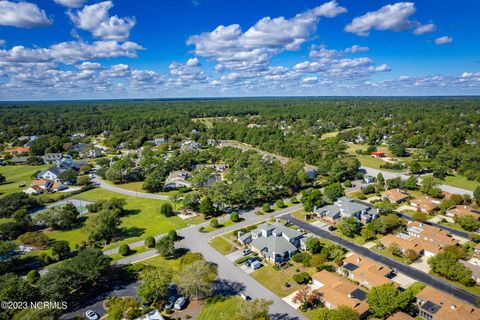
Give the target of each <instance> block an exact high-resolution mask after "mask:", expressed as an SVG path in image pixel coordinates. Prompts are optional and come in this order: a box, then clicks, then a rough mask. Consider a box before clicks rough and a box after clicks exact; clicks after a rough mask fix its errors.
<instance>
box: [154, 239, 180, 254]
mask: <svg viewBox="0 0 480 320" xmlns="http://www.w3.org/2000/svg"><path fill="white" fill-rule="evenodd" d="M155 248H156V249H157V252H158V253H159V254H160V255H161V256H162V257H166V258H168V257H171V256H173V255H174V254H175V243H174V242H173V240H172V239H170V238H169V237H168V236H165V237H162V238H160V239H158V241H157V244H156V245H155Z"/></svg>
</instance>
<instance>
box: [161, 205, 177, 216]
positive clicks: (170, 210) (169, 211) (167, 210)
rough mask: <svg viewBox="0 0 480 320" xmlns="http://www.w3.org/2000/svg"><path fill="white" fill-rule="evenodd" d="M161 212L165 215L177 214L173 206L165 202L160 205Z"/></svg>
mask: <svg viewBox="0 0 480 320" xmlns="http://www.w3.org/2000/svg"><path fill="white" fill-rule="evenodd" d="M160 213H161V214H163V215H164V216H165V217H172V216H174V215H175V212H174V211H173V207H172V205H171V204H170V203H163V204H162V205H161V206H160Z"/></svg>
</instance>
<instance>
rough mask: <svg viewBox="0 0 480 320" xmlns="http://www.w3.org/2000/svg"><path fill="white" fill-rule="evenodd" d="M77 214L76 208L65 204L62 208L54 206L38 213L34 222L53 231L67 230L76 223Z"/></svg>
mask: <svg viewBox="0 0 480 320" xmlns="http://www.w3.org/2000/svg"><path fill="white" fill-rule="evenodd" d="M79 214H80V212H78V209H77V207H75V206H74V205H73V204H71V203H67V204H65V205H64V206H56V207H53V208H50V209H48V210H46V211H45V212H42V213H40V214H39V215H38V216H37V217H36V218H35V221H37V222H40V223H43V224H45V225H46V226H47V227H50V228H52V229H55V230H69V229H72V228H73V227H74V226H75V224H76V223H77V217H78V216H79Z"/></svg>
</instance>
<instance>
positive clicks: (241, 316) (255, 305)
mask: <svg viewBox="0 0 480 320" xmlns="http://www.w3.org/2000/svg"><path fill="white" fill-rule="evenodd" d="M271 304H272V301H268V300H265V299H254V300H252V301H245V300H241V301H240V302H239V304H238V307H237V312H236V317H235V320H267V319H268V311H269V308H270V305H271Z"/></svg>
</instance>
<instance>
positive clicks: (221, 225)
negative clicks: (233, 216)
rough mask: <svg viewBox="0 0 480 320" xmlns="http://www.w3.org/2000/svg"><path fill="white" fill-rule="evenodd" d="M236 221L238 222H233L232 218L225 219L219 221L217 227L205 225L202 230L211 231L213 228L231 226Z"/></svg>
mask: <svg viewBox="0 0 480 320" xmlns="http://www.w3.org/2000/svg"><path fill="white" fill-rule="evenodd" d="M242 220H243V219H242ZM239 222H240V221H239ZM236 223H238V222H233V221H232V220H230V219H227V220H225V221H222V222H219V224H218V227H217V228H213V227H212V226H206V227H204V228H203V230H204V232H212V231H215V230H218V229H222V228H225V227H230V226H233V225H234V224H236Z"/></svg>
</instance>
